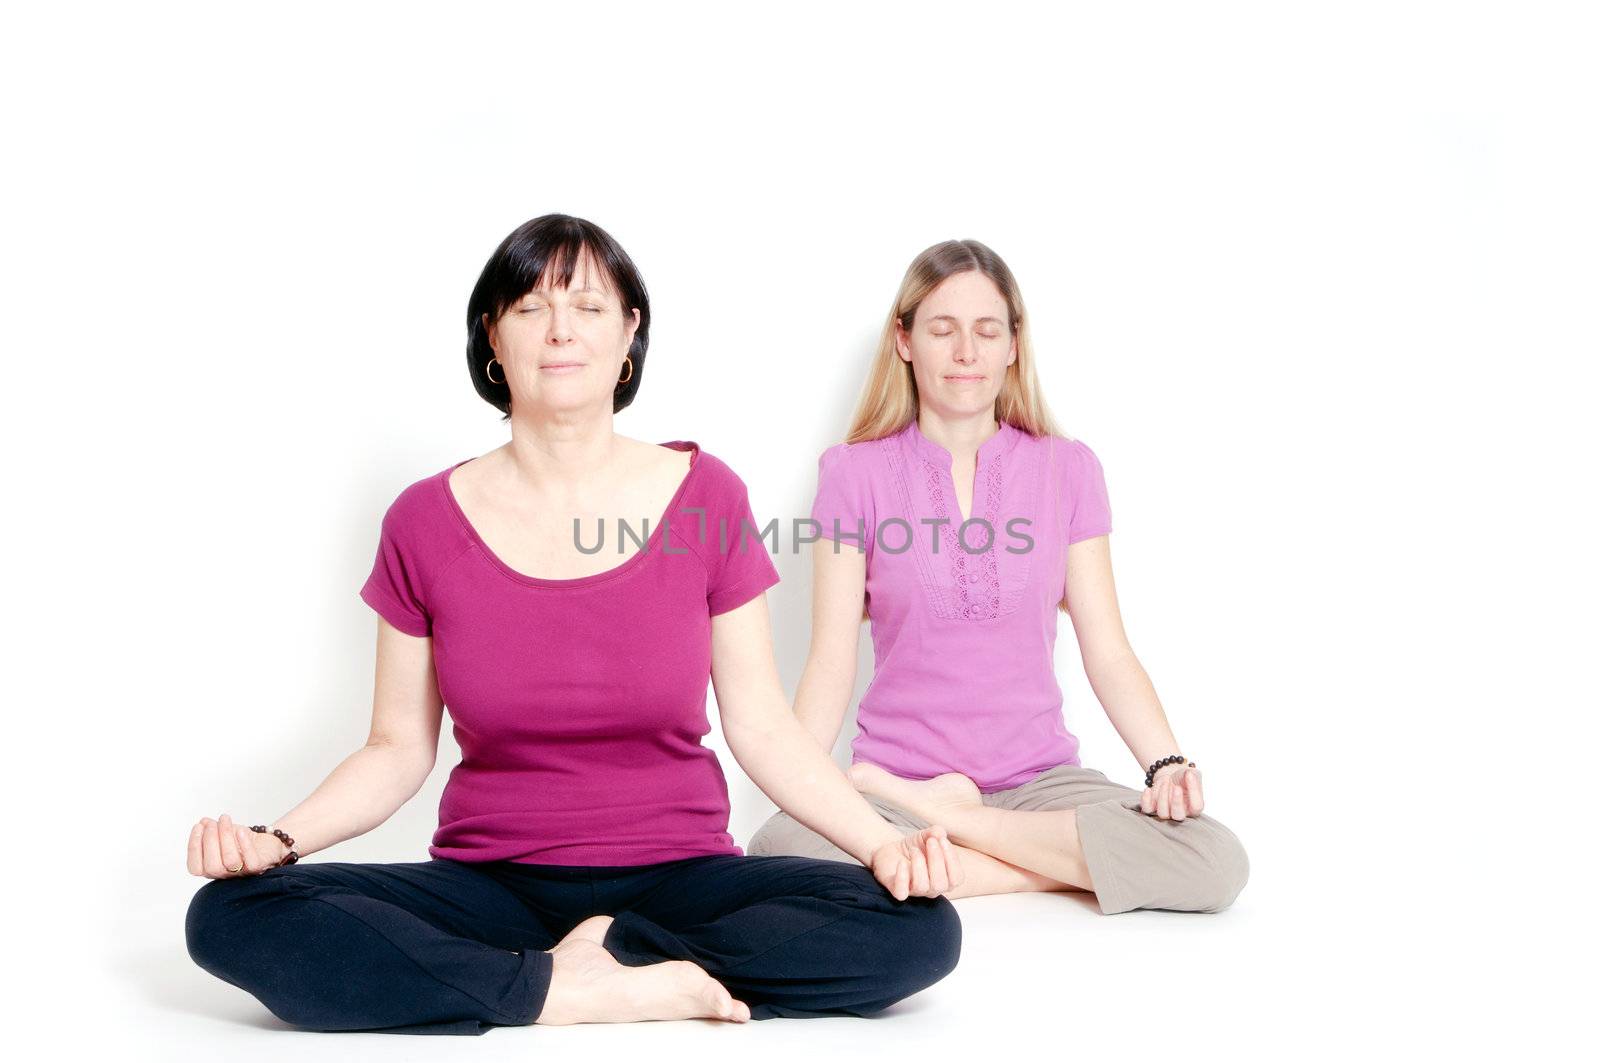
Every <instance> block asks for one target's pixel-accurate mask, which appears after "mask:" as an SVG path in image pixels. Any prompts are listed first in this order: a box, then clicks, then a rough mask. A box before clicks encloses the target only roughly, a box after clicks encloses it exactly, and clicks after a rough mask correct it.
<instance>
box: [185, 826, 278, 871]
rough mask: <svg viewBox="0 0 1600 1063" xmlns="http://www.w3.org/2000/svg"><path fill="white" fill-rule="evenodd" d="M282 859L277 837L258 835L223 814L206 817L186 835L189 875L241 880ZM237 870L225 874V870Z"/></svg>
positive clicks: (273, 865)
mask: <svg viewBox="0 0 1600 1063" xmlns="http://www.w3.org/2000/svg"><path fill="white" fill-rule="evenodd" d="M283 856H284V848H283V843H282V842H281V841H279V840H278V838H277V835H274V834H261V833H259V832H257V831H253V830H251V829H250V828H249V827H244V826H240V825H239V824H237V823H235V822H234V821H233V820H232V819H231V818H230V817H229V816H228V814H227V813H226V812H224V813H223V814H222V815H221V816H220V817H219V818H217V819H211V818H210V817H207V818H205V819H202V820H201V821H200V822H199V823H196V824H195V825H194V829H193V830H191V831H190V832H189V874H191V875H200V876H202V877H204V878H243V877H244V876H246V875H258V874H260V873H261V872H263V871H265V870H267V869H268V868H269V867H276V866H278V861H280V860H282V859H283ZM234 867H236V868H238V869H239V870H237V871H229V870H228V869H229V868H234Z"/></svg>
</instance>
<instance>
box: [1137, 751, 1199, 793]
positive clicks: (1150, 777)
mask: <svg viewBox="0 0 1600 1063" xmlns="http://www.w3.org/2000/svg"><path fill="white" fill-rule="evenodd" d="M1168 764H1187V765H1189V767H1191V768H1198V767H1199V766H1200V765H1198V764H1196V763H1195V762H1194V761H1192V760H1187V759H1185V758H1183V757H1180V756H1178V754H1176V753H1174V754H1172V756H1170V757H1162V758H1161V759H1160V760H1158V761H1156V762H1155V763H1154V764H1152V765H1150V767H1148V768H1146V769H1145V773H1144V784H1145V786H1146V788H1148V787H1151V786H1154V785H1155V784H1156V772H1158V771H1160V770H1161V769H1162V768H1164V767H1166V766H1167V765H1168Z"/></svg>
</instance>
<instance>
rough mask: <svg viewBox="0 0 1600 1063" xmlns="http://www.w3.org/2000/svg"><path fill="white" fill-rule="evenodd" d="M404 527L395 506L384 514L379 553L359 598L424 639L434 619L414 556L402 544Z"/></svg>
mask: <svg viewBox="0 0 1600 1063" xmlns="http://www.w3.org/2000/svg"><path fill="white" fill-rule="evenodd" d="M403 531H404V529H403V528H402V527H401V526H400V520H399V517H398V516H397V513H396V508H395V507H391V508H390V510H389V512H388V513H386V514H384V517H383V527H382V531H381V532H380V534H379V537H378V556H377V557H376V558H375V559H374V560H373V563H372V574H371V575H369V576H368V577H367V582H366V583H365V584H363V585H362V587H361V600H362V601H364V602H366V603H367V604H368V605H370V606H372V608H373V609H374V610H376V611H377V613H378V615H379V616H381V617H383V618H384V619H385V620H387V621H389V623H391V624H393V625H394V626H395V627H396V628H398V629H399V630H401V631H404V632H405V633H406V634H407V635H415V636H416V637H417V638H426V637H428V636H429V635H430V634H432V632H433V618H432V617H431V616H430V615H429V613H428V606H427V603H426V601H425V599H424V596H423V588H422V580H421V577H420V575H419V573H418V569H417V563H416V558H415V557H413V556H412V555H411V551H410V550H408V549H407V548H406V546H405V538H406V537H405V536H404V535H403Z"/></svg>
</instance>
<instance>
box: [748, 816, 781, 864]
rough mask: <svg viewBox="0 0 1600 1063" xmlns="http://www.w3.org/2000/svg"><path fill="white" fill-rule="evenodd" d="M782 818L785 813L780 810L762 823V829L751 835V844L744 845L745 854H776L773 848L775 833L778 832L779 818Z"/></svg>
mask: <svg viewBox="0 0 1600 1063" xmlns="http://www.w3.org/2000/svg"><path fill="white" fill-rule="evenodd" d="M782 818H783V813H782V812H779V813H778V814H777V815H775V816H773V817H771V818H770V819H768V820H767V821H766V822H765V823H763V824H761V827H760V829H759V830H757V831H756V832H755V833H754V834H752V835H751V836H750V844H748V845H746V846H745V847H744V851H745V855H747V856H773V855H775V854H774V849H773V835H774V834H775V833H776V832H777V829H778V820H780V819H782Z"/></svg>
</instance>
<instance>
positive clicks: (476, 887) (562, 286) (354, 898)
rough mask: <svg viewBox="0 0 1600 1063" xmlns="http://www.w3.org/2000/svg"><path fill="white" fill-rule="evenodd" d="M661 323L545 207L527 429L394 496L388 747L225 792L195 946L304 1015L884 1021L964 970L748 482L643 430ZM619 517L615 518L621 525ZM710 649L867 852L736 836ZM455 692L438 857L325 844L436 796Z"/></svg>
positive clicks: (381, 670)
mask: <svg viewBox="0 0 1600 1063" xmlns="http://www.w3.org/2000/svg"><path fill="white" fill-rule="evenodd" d="M649 326H650V309H649V300H648V298H647V296H646V293H645V289H644V285H643V283H642V282H641V281H640V279H639V275H638V272H637V270H636V269H635V268H634V266H633V264H632V262H631V261H629V259H628V256H627V255H626V254H625V253H624V252H623V251H622V249H621V247H619V246H618V245H617V243H616V242H615V241H614V240H613V239H612V238H611V237H610V236H609V235H607V234H606V233H605V232H604V231H602V230H601V229H599V228H598V227H597V226H595V225H593V224H591V223H589V222H585V221H583V220H581V219H577V218H571V217H567V216H564V215H548V216H545V217H542V218H537V219H534V220H533V221H530V222H528V223H527V224H525V225H523V226H521V227H520V228H518V229H517V230H516V231H515V232H513V233H511V234H510V235H509V236H508V237H507V238H506V239H505V240H504V241H503V242H502V243H501V245H500V247H499V248H498V249H497V250H496V251H495V253H494V255H493V256H492V257H491V258H490V260H489V262H488V264H487V265H486V267H485V268H484V270H483V273H482V276H481V277H480V278H479V281H478V284H477V287H476V288H475V289H474V291H473V293H472V296H471V300H470V304H469V311H468V331H469V337H470V338H469V343H468V369H469V370H470V372H471V374H472V379H473V381H474V383H475V385H476V386H477V389H478V391H479V393H480V394H481V395H482V396H483V397H484V398H485V399H487V400H488V401H489V402H491V403H492V404H493V405H495V406H496V407H497V408H498V409H500V410H501V411H502V412H503V413H505V414H506V417H507V419H509V421H510V422H511V439H510V441H509V442H508V443H506V444H505V445H504V446H502V447H500V448H498V449H496V450H494V451H491V452H490V453H488V454H485V455H483V456H481V457H478V458H475V459H471V460H466V461H461V462H457V463H455V464H453V465H451V466H450V467H448V468H446V469H443V470H441V471H439V472H437V473H435V474H433V475H430V476H428V477H425V478H424V479H421V480H419V481H417V482H415V483H413V484H411V485H410V486H409V487H407V488H406V489H405V490H403V491H402V492H400V495H399V497H398V498H396V499H395V501H394V503H393V505H391V506H390V507H389V510H388V512H387V513H386V514H385V516H384V518H383V526H382V534H381V537H380V542H379V547H378V552H377V557H376V560H375V563H374V566H373V569H372V572H371V575H370V576H369V577H368V579H367V581H366V583H365V585H364V586H363V587H362V589H361V596H362V598H363V599H364V600H365V601H366V602H367V603H368V604H369V605H370V606H372V608H373V609H374V610H376V611H377V612H378V614H379V616H380V618H381V619H380V620H379V634H378V646H377V678H376V689H375V693H374V709H373V722H372V730H371V735H370V737H369V739H368V741H367V744H366V745H365V746H364V747H363V748H362V749H360V750H358V751H357V752H355V753H354V754H352V755H351V756H350V757H349V758H347V759H346V760H345V761H344V762H343V763H342V764H340V765H339V766H338V767H337V768H336V769H335V770H334V772H333V773H332V774H331V775H330V776H329V777H328V778H327V780H326V781H325V782H324V783H323V784H322V785H321V786H320V787H318V788H317V790H316V791H315V792H314V793H312V794H311V795H310V796H309V797H308V798H306V799H305V800H304V801H303V802H301V803H300V804H299V805H298V806H296V807H295V808H294V809H293V810H291V811H290V812H289V813H288V814H287V815H285V816H283V817H281V818H280V819H278V820H277V821H276V822H274V823H272V824H270V825H268V824H259V825H255V826H252V827H250V828H248V829H247V828H246V827H244V826H241V825H239V824H237V823H235V822H234V821H233V820H232V819H230V817H228V816H221V817H219V818H218V819H217V820H215V821H214V820H212V819H210V818H209V817H208V818H205V819H202V820H201V821H200V822H199V823H197V824H196V825H195V826H194V828H193V830H192V832H191V835H190V838H189V854H188V861H189V869H190V871H191V872H192V873H194V874H197V875H204V876H206V877H209V878H213V879H216V880H217V881H214V882H208V883H207V884H206V885H204V886H203V887H201V889H200V890H199V891H198V892H197V894H196V895H195V897H194V899H193V901H192V903H191V904H190V907H189V912H188V918H187V926H186V931H187V940H188V947H189V952H190V955H191V956H192V957H193V958H194V959H195V961H196V962H197V963H199V964H200V966H202V967H203V968H205V969H206V970H207V971H210V972H211V973H213V974H215V975H216V976H217V977H219V978H222V979H224V980H226V981H228V982H231V983H233V984H234V985H237V986H239V987H241V988H243V989H245V990H247V991H249V992H250V993H252V994H254V995H255V996H256V997H257V998H258V999H259V1000H261V1002H262V1003H263V1004H265V1005H266V1006H267V1007H268V1008H269V1009H270V1010H271V1011H272V1012H274V1013H275V1014H276V1015H278V1016H279V1017H280V1018H281V1019H283V1020H284V1021H286V1022H288V1023H291V1024H293V1025H296V1026H300V1027H303V1028H308V1029H317V1030H355V1029H395V1028H403V1029H407V1030H410V1031H415V1032H427V1033H436V1032H449V1033H482V1032H484V1031H485V1030H486V1029H487V1028H489V1027H491V1026H494V1025H514V1024H528V1023H535V1022H537V1023H543V1024H568V1023H578V1022H625V1021H634V1020H642V1019H672V1018H687V1017H696V1016H704V1017H714V1018H720V1019H725V1020H729V1021H735V1022H739V1021H744V1020H745V1019H748V1018H755V1019H761V1018H769V1017H773V1016H795V1017H804V1016H813V1015H864V1014H869V1013H872V1012H875V1011H878V1010H881V1009H882V1008H884V1007H887V1006H888V1005H889V1004H892V1003H894V1002H895V1001H897V1000H900V999H902V998H904V997H905V996H907V995H909V994H911V993H914V992H917V991H918V990H920V989H922V988H924V987H926V986H928V985H930V984H932V983H933V982H935V981H937V980H938V979H939V978H941V977H943V976H944V975H945V974H946V973H947V972H948V971H950V970H951V968H952V967H953V966H954V964H955V962H956V958H957V956H958V954H959V949H960V925H959V922H958V921H957V919H956V916H955V913H954V909H953V908H952V906H951V905H950V903H949V901H948V900H946V899H944V898H943V897H942V896H940V894H942V893H944V892H946V891H947V890H949V889H950V888H951V887H952V886H953V885H957V884H959V881H960V871H959V865H958V862H957V861H956V860H955V858H954V856H953V853H952V851H951V849H950V847H949V842H948V840H947V839H946V838H945V836H944V833H943V831H942V829H939V828H931V829H928V830H923V831H919V832H916V833H914V834H911V835H909V836H902V833H901V832H900V831H899V830H897V829H896V828H894V827H892V826H890V825H889V824H887V823H885V822H884V821H883V820H882V819H881V818H880V817H879V816H878V815H877V814H876V813H875V812H874V811H873V810H872V809H871V807H870V806H869V805H868V804H867V802H866V801H864V800H863V799H862V797H861V796H860V795H859V794H858V793H857V792H856V791H855V789H854V788H853V787H852V786H851V784H850V783H849V781H848V780H847V779H846V778H845V777H844V775H842V774H841V773H840V772H839V771H838V770H837V768H835V766H834V765H833V763H832V761H831V760H829V758H828V757H827V756H826V754H824V753H823V751H822V750H821V749H819V748H818V747H817V746H816V744H815V743H814V742H811V741H810V740H809V738H808V737H807V736H806V735H805V733H804V732H803V731H802V729H801V728H800V725H799V724H798V722H796V720H795V718H794V716H793V715H792V713H791V712H790V711H789V707H788V704H787V701H786V698H785V696H784V694H783V690H782V687H781V685H780V683H779V681H778V677H777V669H776V667H775V664H774V662H773V657H772V650H771V639H770V634H769V629H768V618H767V612H766V605H765V600H764V597H763V594H764V592H765V590H766V589H767V588H768V587H770V586H771V585H773V584H774V583H776V582H777V578H778V577H777V572H776V570H775V568H774V567H773V564H772V560H771V558H770V557H769V556H768V555H767V552H766V549H765V547H764V546H763V545H762V544H761V543H760V542H759V540H750V541H744V540H742V539H741V537H739V536H738V535H737V531H738V530H739V529H741V527H742V525H741V524H740V521H741V519H742V520H748V521H751V523H752V524H753V523H754V522H753V518H752V516H751V512H750V504H749V500H748V495H747V492H746V489H745V486H744V484H743V482H742V481H741V480H740V479H739V477H738V476H737V475H735V473H734V472H733V470H731V469H730V468H729V467H728V466H727V465H726V464H724V463H723V462H721V461H719V460H718V459H717V458H716V457H715V456H713V455H711V454H708V453H706V452H705V451H703V450H702V449H701V448H700V447H699V446H697V445H696V444H695V443H693V442H684V441H674V442H669V443H665V444H662V445H660V446H656V445H652V444H649V443H644V442H640V441H637V440H633V439H628V438H625V437H623V436H620V435H618V434H617V433H616V432H615V431H614V430H613V425H612V415H613V414H614V413H616V412H617V411H619V410H621V409H622V408H623V407H625V406H627V405H628V404H629V402H631V401H632V400H633V398H634V396H635V395H636V394H637V393H638V389H639V384H640V382H641V380H642V378H643V374H644V360H645V351H646V347H647V342H648V336H649ZM623 524H626V525H627V528H628V533H627V534H624V531H623V528H622V525H623ZM723 527H727V528H731V529H734V531H735V534H734V535H729V536H724V535H723V534H722V533H721V528H723ZM578 529H585V531H584V534H582V535H578V534H575V532H576V531H577V530H578ZM596 529H598V534H600V535H605V536H607V539H606V540H603V542H609V543H615V544H616V545H615V546H614V547H611V548H608V549H601V550H600V551H598V552H596V551H594V549H593V545H592V544H593V540H594V537H595V535H596ZM624 543H626V544H627V546H628V547H629V548H630V549H629V550H627V551H623V549H622V548H623V544H624ZM618 551H620V552H622V553H623V554H624V556H623V558H622V560H621V561H620V562H619V561H618V560H617V557H618ZM708 677H709V679H710V680H711V681H712V682H713V684H714V685H715V688H716V694H717V703H718V707H719V709H720V712H721V720H722V729H723V733H724V735H725V737H726V739H727V742H728V745H729V747H730V748H731V749H732V750H733V752H734V755H735V756H736V757H737V759H738V760H739V762H740V764H741V765H742V766H743V767H744V768H745V770H746V771H747V772H748V774H749V775H750V777H751V778H752V779H753V780H754V781H755V782H756V784H757V785H758V786H760V787H761V788H762V789H763V790H764V791H765V792H766V793H767V794H768V795H769V796H770V797H771V798H772V799H773V800H774V801H775V802H776V803H777V804H778V805H779V806H780V807H782V808H784V809H786V810H788V811H789V812H790V813H791V814H792V815H793V816H795V817H796V819H798V820H800V821H802V822H805V823H807V824H810V825H811V826H813V827H814V828H815V829H817V830H818V831H820V832H821V833H822V834H824V835H826V836H827V837H829V838H830V839H832V840H833V841H834V842H835V843H836V844H838V845H839V846H840V847H842V848H843V849H844V850H846V851H848V852H850V853H852V854H854V855H855V856H856V857H857V858H858V859H859V861H860V864H862V865H866V866H864V867H863V866H857V865H850V866H846V865H844V864H840V863H837V862H832V861H824V860H811V859H806V858H800V857H772V858H756V857H748V856H745V855H743V854H742V853H741V851H740V850H739V848H738V847H736V846H735V845H734V844H733V839H732V837H731V836H730V835H729V834H728V830H727V825H728V811H729V810H728V794H727V787H726V784H725V782H724V779H723V776H722V773H721V770H720V768H719V766H718V763H717V760H716V757H715V755H714V754H713V753H712V752H711V751H710V750H708V749H706V748H705V747H703V746H702V745H701V742H700V740H701V738H702V737H703V736H704V735H705V734H706V733H707V732H708V731H709V725H708V722H707V718H706V705H705V695H706V685H707V679H708ZM446 705H448V707H449V710H450V716H451V719H452V723H453V726H454V732H455V736H456V739H457V741H458V743H459V745H460V747H461V751H462V759H461V762H460V763H459V764H458V765H456V767H455V769H454V770H453V771H452V772H451V775H450V779H449V783H448V785H447V786H446V788H445V791H444V795H443V797H442V800H441V802H440V806H439V826H438V830H437V831H436V832H435V834H434V836H433V841H432V844H431V845H430V846H429V850H428V852H429V856H430V859H429V860H427V861H425V862H420V863H394V864H359V863H337V862H309V863H302V862H296V861H297V860H298V858H299V857H300V856H304V855H306V854H309V853H312V852H317V851H320V850H322V849H326V848H328V847H329V846H332V845H334V844H336V843H338V842H340V841H343V840H345V839H347V838H351V837H354V836H356V835H358V834H361V833H363V832H365V831H368V830H371V829H372V828H373V827H376V826H377V825H378V824H380V823H382V822H383V821H384V820H386V819H387V818H388V817H389V816H390V815H392V814H393V813H394V812H395V811H396V810H397V809H398V808H399V807H400V806H401V805H402V804H403V803H404V802H405V801H407V800H408V799H410V797H411V796H412V795H413V794H415V793H416V791H417V790H418V788H419V787H420V786H421V785H422V783H423V780H424V779H425V778H426V776H427V775H428V773H429V771H430V770H431V768H432V766H433V762H434V756H435V749H436V745H437V739H438V732H439V726H440V722H441V714H442V710H443V707H444V706H446ZM291 841H292V843H293V848H292V849H291V848H290V843H291ZM291 853H293V854H295V855H291Z"/></svg>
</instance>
